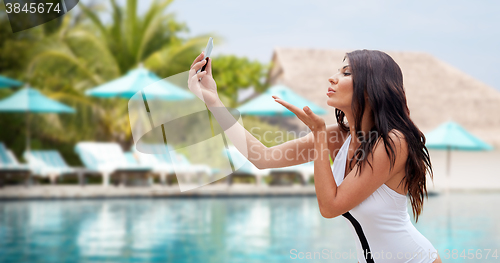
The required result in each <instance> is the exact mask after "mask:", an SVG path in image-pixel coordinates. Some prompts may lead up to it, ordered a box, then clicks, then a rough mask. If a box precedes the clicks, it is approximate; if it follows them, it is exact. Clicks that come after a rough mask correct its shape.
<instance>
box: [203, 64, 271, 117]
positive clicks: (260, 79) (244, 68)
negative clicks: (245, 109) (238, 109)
mask: <svg viewBox="0 0 500 263" xmlns="http://www.w3.org/2000/svg"><path fill="white" fill-rule="evenodd" d="M268 69H269V65H263V64H262V63H260V62H258V61H250V60H249V59H247V58H245V57H243V58H240V57H236V56H234V55H221V56H217V57H214V59H213V61H212V71H213V72H212V74H213V76H214V79H215V81H216V82H217V91H218V93H219V94H220V95H223V96H226V97H229V98H230V99H231V100H230V101H231V102H232V103H231V104H230V105H227V106H230V107H235V106H236V101H237V98H238V89H240V88H248V87H253V88H254V90H255V91H256V92H262V91H264V90H265V88H266V85H265V82H264V79H265V78H266V72H267V71H268Z"/></svg>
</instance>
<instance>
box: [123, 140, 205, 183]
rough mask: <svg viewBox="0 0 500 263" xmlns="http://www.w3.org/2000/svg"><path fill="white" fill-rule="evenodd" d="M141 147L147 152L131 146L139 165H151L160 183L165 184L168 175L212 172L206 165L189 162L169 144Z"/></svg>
mask: <svg viewBox="0 0 500 263" xmlns="http://www.w3.org/2000/svg"><path fill="white" fill-rule="evenodd" d="M143 147H147V148H148V150H147V151H148V152H149V153H143V152H141V151H138V150H137V149H136V148H135V147H133V149H132V150H133V152H134V155H135V157H137V160H139V163H140V164H141V165H144V166H148V167H151V169H152V171H153V172H154V173H156V174H158V175H159V177H160V182H161V183H162V184H167V179H168V176H169V175H174V174H176V175H177V174H178V175H181V176H187V177H192V176H197V175H199V174H205V175H208V176H211V175H212V173H213V172H214V170H212V169H211V168H210V167H209V166H207V165H200V164H191V163H190V162H189V160H188V159H187V158H186V157H185V156H184V155H182V154H179V153H177V152H175V150H173V149H172V147H170V146H167V147H165V145H163V144H150V145H145V146H143ZM167 151H168V153H167ZM173 162H175V165H173ZM198 177H199V176H198ZM190 179H192V178H187V181H189V180H190Z"/></svg>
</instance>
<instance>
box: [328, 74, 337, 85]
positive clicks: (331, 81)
mask: <svg viewBox="0 0 500 263" xmlns="http://www.w3.org/2000/svg"><path fill="white" fill-rule="evenodd" d="M328 81H329V82H330V83H331V84H333V85H336V84H337V81H338V80H337V78H336V77H335V75H333V76H331V77H329V78H328Z"/></svg>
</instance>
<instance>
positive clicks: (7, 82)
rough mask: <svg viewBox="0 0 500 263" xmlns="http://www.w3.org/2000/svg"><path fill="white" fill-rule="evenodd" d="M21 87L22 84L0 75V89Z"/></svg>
mask: <svg viewBox="0 0 500 263" xmlns="http://www.w3.org/2000/svg"><path fill="white" fill-rule="evenodd" d="M21 85H23V83H22V82H20V81H17V80H15V79H10V78H7V77H4V76H1V75H0V88H8V87H18V86H21Z"/></svg>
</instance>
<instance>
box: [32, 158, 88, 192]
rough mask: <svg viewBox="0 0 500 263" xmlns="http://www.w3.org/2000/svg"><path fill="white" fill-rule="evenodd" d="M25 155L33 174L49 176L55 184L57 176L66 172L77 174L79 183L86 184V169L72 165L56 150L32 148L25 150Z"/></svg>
mask: <svg viewBox="0 0 500 263" xmlns="http://www.w3.org/2000/svg"><path fill="white" fill-rule="evenodd" d="M23 156H24V159H25V160H26V161H27V162H28V165H29V167H30V169H31V170H32V171H33V174H35V175H39V176H42V177H49V179H50V182H51V184H55V183H56V181H57V178H59V177H61V176H62V175H66V174H77V175H78V182H79V184H80V185H83V184H84V178H83V176H84V174H85V172H86V170H85V169H82V168H74V167H70V166H69V165H68V164H67V163H66V162H65V161H64V159H63V157H62V156H61V154H60V153H59V152H58V151H56V150H30V151H27V152H24V154H23Z"/></svg>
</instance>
